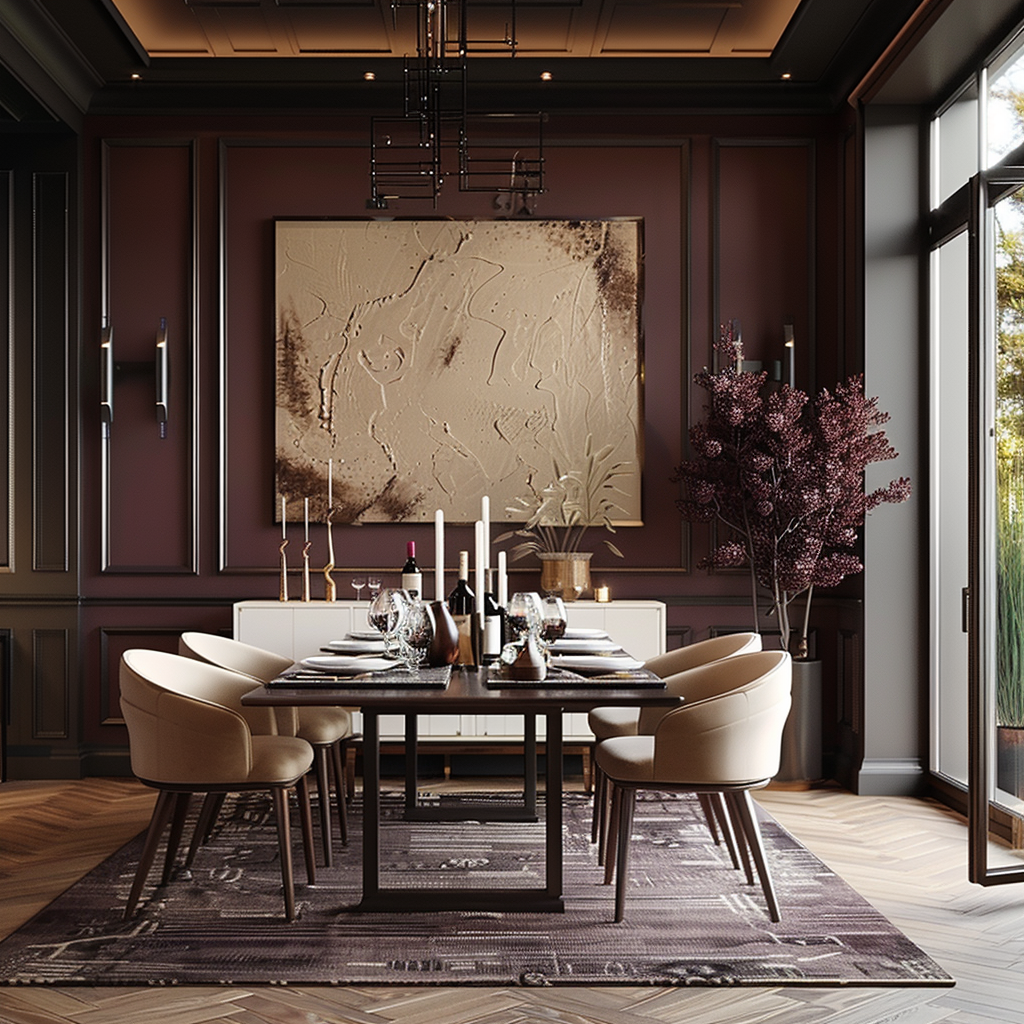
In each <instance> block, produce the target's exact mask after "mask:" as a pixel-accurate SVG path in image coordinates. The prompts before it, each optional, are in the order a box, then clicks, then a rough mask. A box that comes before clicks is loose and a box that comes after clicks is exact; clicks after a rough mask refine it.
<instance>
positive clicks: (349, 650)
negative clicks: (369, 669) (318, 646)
mask: <svg viewBox="0 0 1024 1024" xmlns="http://www.w3.org/2000/svg"><path fill="white" fill-rule="evenodd" d="M323 649H324V650H325V651H329V652H330V653H331V654H383V653H384V641H383V640H382V639H381V638H380V634H379V633H378V634H377V638H376V639H374V640H351V639H350V640H331V641H330V643H326V644H324V647H323Z"/></svg>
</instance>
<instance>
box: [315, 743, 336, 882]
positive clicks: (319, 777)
mask: <svg viewBox="0 0 1024 1024" xmlns="http://www.w3.org/2000/svg"><path fill="white" fill-rule="evenodd" d="M329 760H330V752H329V748H328V746H327V745H326V744H317V745H315V746H314V747H313V768H314V770H315V771H316V791H317V793H318V794H319V797H320V800H319V803H320V842H321V844H322V845H323V849H324V865H325V866H326V867H332V866H333V865H334V846H333V844H332V843H331V783H330V778H329V776H330V773H329V771H328V762H329Z"/></svg>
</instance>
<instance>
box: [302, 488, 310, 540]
mask: <svg viewBox="0 0 1024 1024" xmlns="http://www.w3.org/2000/svg"><path fill="white" fill-rule="evenodd" d="M302 519H303V532H302V539H303V540H305V541H308V540H309V498H303V499H302Z"/></svg>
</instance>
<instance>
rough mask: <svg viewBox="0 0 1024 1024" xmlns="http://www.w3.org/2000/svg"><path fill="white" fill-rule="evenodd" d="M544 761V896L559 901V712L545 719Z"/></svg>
mask: <svg viewBox="0 0 1024 1024" xmlns="http://www.w3.org/2000/svg"><path fill="white" fill-rule="evenodd" d="M546 718H547V727H548V735H547V758H546V761H545V770H544V803H545V808H546V813H545V818H544V825H545V839H546V841H545V847H546V854H547V855H546V864H545V879H546V883H547V885H546V888H545V893H546V895H547V896H548V897H549V898H550V899H553V900H560V899H561V898H562V786H563V782H564V780H563V776H562V712H561V711H560V710H559V711H549V712H548V714H547V716H546Z"/></svg>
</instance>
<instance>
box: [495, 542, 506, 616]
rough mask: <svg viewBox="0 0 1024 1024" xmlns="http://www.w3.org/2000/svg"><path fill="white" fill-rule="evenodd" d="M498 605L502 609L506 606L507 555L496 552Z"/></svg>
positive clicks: (502, 552)
mask: <svg viewBox="0 0 1024 1024" xmlns="http://www.w3.org/2000/svg"><path fill="white" fill-rule="evenodd" d="M497 600H498V604H499V605H501V607H502V608H504V607H505V605H507V604H508V555H507V554H506V553H505V552H504V551H499V552H498V597H497Z"/></svg>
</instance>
